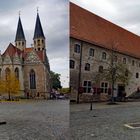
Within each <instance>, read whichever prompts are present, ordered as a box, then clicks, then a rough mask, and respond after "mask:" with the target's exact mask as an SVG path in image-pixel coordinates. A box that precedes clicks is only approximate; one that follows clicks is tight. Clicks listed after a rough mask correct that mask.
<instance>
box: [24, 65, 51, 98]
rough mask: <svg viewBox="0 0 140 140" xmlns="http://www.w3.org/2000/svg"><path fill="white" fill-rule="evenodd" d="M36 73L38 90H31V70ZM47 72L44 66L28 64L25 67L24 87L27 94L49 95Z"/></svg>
mask: <svg viewBox="0 0 140 140" xmlns="http://www.w3.org/2000/svg"><path fill="white" fill-rule="evenodd" d="M32 69H33V70H34V71H35V75H36V89H35V90H31V89H30V71H31V70H32ZM46 77H47V76H46V72H45V69H44V64H43V63H42V64H36V65H28V64H26V65H25V66H24V86H25V90H26V92H29V93H33V94H35V95H36V94H37V93H38V92H39V93H40V96H41V95H42V96H43V95H45V96H46V95H47V92H48V90H47V87H46V85H47V83H46Z"/></svg>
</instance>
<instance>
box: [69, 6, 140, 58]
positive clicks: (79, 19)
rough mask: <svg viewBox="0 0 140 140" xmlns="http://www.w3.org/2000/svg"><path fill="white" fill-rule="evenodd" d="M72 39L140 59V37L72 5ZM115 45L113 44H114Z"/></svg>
mask: <svg viewBox="0 0 140 140" xmlns="http://www.w3.org/2000/svg"><path fill="white" fill-rule="evenodd" d="M70 37H73V38H76V39H79V40H83V41H86V42H89V43H92V44H96V45H99V46H101V47H104V48H107V49H111V48H112V45H113V44H116V49H117V51H118V52H121V53H125V54H127V55H130V56H134V57H138V58H140V37H139V36H138V35H135V34H133V33H131V32H129V31H127V30H125V29H123V28H121V27H119V26H117V25H115V24H113V23H111V22H109V21H107V20H105V19H103V18H101V17H99V16H97V15H95V14H93V13H91V12H89V11H87V10H85V9H83V8H81V7H79V6H77V5H75V4H73V3H70ZM112 43H113V44H112Z"/></svg>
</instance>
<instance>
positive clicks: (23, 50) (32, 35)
mask: <svg viewBox="0 0 140 140" xmlns="http://www.w3.org/2000/svg"><path fill="white" fill-rule="evenodd" d="M0 11H1V12H0V18H1V22H0V31H1V32H0V46H1V48H0V102H1V105H0V132H3V133H0V139H2V140H4V139H11V140H18V139H21V140H25V139H29V140H31V139H34V140H55V139H56V140H59V139H69V47H68V46H69V1H68V0H65V1H64V0H62V1H60V0H53V1H49V0H30V1H27V0H15V1H12V2H11V1H9V0H5V1H1V2H0Z"/></svg>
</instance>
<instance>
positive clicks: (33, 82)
mask: <svg viewBox="0 0 140 140" xmlns="http://www.w3.org/2000/svg"><path fill="white" fill-rule="evenodd" d="M30 89H36V76H35V71H34V70H31V71H30Z"/></svg>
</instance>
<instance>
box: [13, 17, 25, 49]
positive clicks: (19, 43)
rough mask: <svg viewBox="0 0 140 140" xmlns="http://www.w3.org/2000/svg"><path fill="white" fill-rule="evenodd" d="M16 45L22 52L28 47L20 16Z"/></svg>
mask: <svg viewBox="0 0 140 140" xmlns="http://www.w3.org/2000/svg"><path fill="white" fill-rule="evenodd" d="M15 45H16V47H17V48H19V49H20V50H24V48H25V47H26V40H25V36H24V31H23V27H22V23H21V19H20V15H19V20H18V26H17V32H16V38H15Z"/></svg>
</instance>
